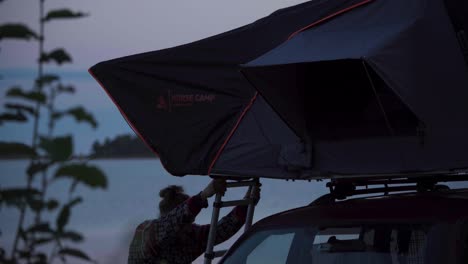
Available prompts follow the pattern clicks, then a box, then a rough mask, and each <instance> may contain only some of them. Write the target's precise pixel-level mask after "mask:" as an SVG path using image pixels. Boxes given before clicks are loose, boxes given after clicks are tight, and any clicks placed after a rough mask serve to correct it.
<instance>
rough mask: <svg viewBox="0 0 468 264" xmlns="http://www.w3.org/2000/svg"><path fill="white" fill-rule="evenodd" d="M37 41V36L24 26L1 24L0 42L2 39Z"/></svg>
mask: <svg viewBox="0 0 468 264" xmlns="http://www.w3.org/2000/svg"><path fill="white" fill-rule="evenodd" d="M6 38H10V39H23V40H30V39H39V36H38V35H37V34H36V33H35V32H34V31H32V30H31V29H30V28H29V27H28V26H26V25H24V24H10V23H9V24H3V25H0V40H2V39H6Z"/></svg>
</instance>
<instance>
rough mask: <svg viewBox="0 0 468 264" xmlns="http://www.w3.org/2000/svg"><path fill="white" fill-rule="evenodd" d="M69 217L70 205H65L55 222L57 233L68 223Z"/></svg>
mask: <svg viewBox="0 0 468 264" xmlns="http://www.w3.org/2000/svg"><path fill="white" fill-rule="evenodd" d="M69 219H70V207H69V206H67V205H65V206H64V207H63V208H62V210H61V211H60V213H59V215H58V217H57V220H56V221H55V224H56V225H57V231H58V232H59V233H61V232H62V230H63V228H64V227H65V226H66V225H67V224H68V220H69Z"/></svg>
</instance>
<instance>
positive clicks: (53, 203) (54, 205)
mask: <svg viewBox="0 0 468 264" xmlns="http://www.w3.org/2000/svg"><path fill="white" fill-rule="evenodd" d="M46 206H47V209H48V210H49V211H52V210H55V209H56V208H57V207H58V206H59V202H58V201H57V200H55V199H50V200H49V201H48V202H47V204H46Z"/></svg>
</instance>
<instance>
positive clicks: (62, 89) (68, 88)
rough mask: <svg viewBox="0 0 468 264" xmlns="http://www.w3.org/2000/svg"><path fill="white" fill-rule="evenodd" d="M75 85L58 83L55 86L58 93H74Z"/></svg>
mask: <svg viewBox="0 0 468 264" xmlns="http://www.w3.org/2000/svg"><path fill="white" fill-rule="evenodd" d="M75 90H76V89H75V87H73V85H62V84H59V85H58V86H57V91H58V92H59V93H71V94H73V93H75Z"/></svg>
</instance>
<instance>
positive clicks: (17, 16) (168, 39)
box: [0, 0, 305, 153]
mask: <svg viewBox="0 0 468 264" xmlns="http://www.w3.org/2000/svg"><path fill="white" fill-rule="evenodd" d="M302 2H305V1H303V0H287V1H286V0H262V1H247V0H239V1H215V0H203V1H154V0H140V1H125V0H100V1H95V0H94V1H92V0H80V1H63V0H46V1H45V4H46V10H51V9H57V8H70V9H72V10H73V11H82V12H85V13H89V16H88V17H86V18H81V19H76V20H74V19H71V20H56V21H52V22H50V23H48V24H47V25H46V33H45V34H46V41H45V49H46V50H52V49H54V48H57V47H65V48H66V50H67V51H68V52H69V53H70V54H71V55H72V57H73V64H69V65H63V66H61V67H57V66H53V65H52V66H47V67H46V69H45V71H46V72H54V73H55V72H57V71H58V72H60V73H62V78H63V81H64V83H72V84H74V85H75V86H76V87H77V89H78V93H77V95H76V96H74V97H73V98H72V97H69V98H65V99H62V101H60V102H59V103H60V104H61V105H62V106H63V107H66V106H69V105H77V104H83V105H85V106H86V107H87V108H88V109H89V110H90V111H91V112H93V113H94V114H95V116H96V119H97V120H98V122H99V124H100V127H99V128H98V129H97V130H93V129H91V128H89V127H88V126H86V125H80V126H75V124H74V123H73V122H72V121H71V120H65V121H64V122H63V123H62V124H61V126H59V127H58V129H57V130H56V133H57V134H60V133H70V132H76V134H77V135H78V136H77V137H76V138H75V140H76V142H75V143H78V144H75V145H76V146H77V147H76V148H77V149H76V152H77V153H86V152H88V151H89V149H90V146H91V144H92V142H93V141H94V140H96V139H99V140H103V139H104V138H105V137H113V136H115V135H117V134H122V133H129V132H130V128H129V127H128V126H127V125H126V123H125V121H124V120H123V118H122V117H121V116H120V114H119V113H118V111H117V108H116V107H115V106H113V104H112V103H111V101H110V99H109V98H108V97H107V96H106V95H105V93H104V92H103V91H102V89H101V88H100V87H99V85H98V84H97V83H96V82H95V81H94V80H93V79H92V78H91V77H90V76H89V75H88V73H87V69H88V68H89V67H91V66H92V65H94V64H96V63H98V62H100V61H103V60H108V59H113V58H117V57H122V56H125V55H130V54H136V53H141V52H146V51H152V50H158V49H163V48H169V47H173V46H177V45H180V44H184V43H189V42H193V41H196V40H199V39H202V38H205V37H209V36H212V35H215V34H218V33H222V32H224V31H227V30H230V29H234V28H236V27H239V26H243V25H245V24H248V23H251V22H253V21H255V20H257V19H259V18H261V17H264V16H266V15H268V14H270V13H272V12H273V11H275V10H277V9H279V8H283V7H287V6H292V5H295V4H299V3H302ZM38 6H39V1H26V0H15V1H13V0H6V1H3V3H2V4H0V24H3V23H25V24H27V25H29V26H30V27H31V28H32V29H34V30H38V25H37V21H38V19H39V18H38ZM0 47H1V51H0V74H2V76H3V80H0V85H1V86H0V87H1V89H2V90H1V91H0V92H1V94H2V95H1V96H0V105H3V103H4V93H5V91H6V90H7V88H9V87H10V86H12V85H21V86H23V88H24V89H27V88H29V87H31V85H32V79H34V77H35V75H36V65H35V61H36V59H37V54H38V45H37V42H35V41H30V42H25V41H11V40H7V41H1V42H0ZM28 130H29V127H28V125H8V126H4V127H1V128H0V139H2V140H13V139H14V140H20V141H25V142H29V141H30V132H29V131H28Z"/></svg>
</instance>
